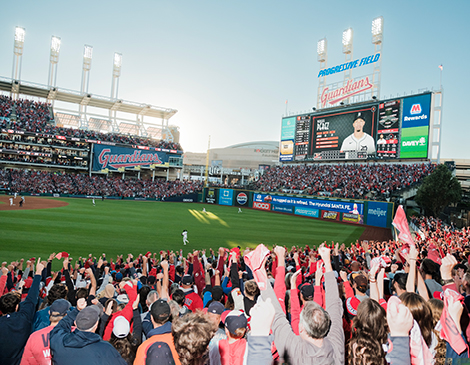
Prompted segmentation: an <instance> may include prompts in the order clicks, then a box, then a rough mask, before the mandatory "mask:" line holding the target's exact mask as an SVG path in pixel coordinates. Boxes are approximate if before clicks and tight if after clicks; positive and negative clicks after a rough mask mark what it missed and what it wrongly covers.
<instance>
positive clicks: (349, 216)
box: [342, 213, 364, 224]
mask: <svg viewBox="0 0 470 365" xmlns="http://www.w3.org/2000/svg"><path fill="white" fill-rule="evenodd" d="M342 221H343V222H348V223H357V224H364V218H363V216H362V215H359V214H353V213H343V218H342Z"/></svg>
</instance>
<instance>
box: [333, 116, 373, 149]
mask: <svg viewBox="0 0 470 365" xmlns="http://www.w3.org/2000/svg"><path fill="white" fill-rule="evenodd" d="M352 125H353V130H354V132H353V133H352V134H350V135H349V136H348V137H346V139H345V140H344V141H343V143H342V145H341V151H356V152H367V154H369V155H370V154H373V153H374V152H375V143H374V139H373V138H372V137H371V136H370V135H369V134H367V133H366V132H364V126H365V125H366V121H365V120H364V116H362V113H361V112H359V113H357V116H356V118H355V119H354V122H353V124H352Z"/></svg>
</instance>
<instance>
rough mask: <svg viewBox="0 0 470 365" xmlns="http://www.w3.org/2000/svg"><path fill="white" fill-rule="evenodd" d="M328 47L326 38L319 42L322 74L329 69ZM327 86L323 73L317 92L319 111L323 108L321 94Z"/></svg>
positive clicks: (318, 48) (318, 53)
mask: <svg viewBox="0 0 470 365" xmlns="http://www.w3.org/2000/svg"><path fill="white" fill-rule="evenodd" d="M327 46H328V42H327V40H326V38H323V39H320V40H319V41H318V42H317V55H318V62H320V72H321V71H322V70H324V69H326V67H327V61H328V57H327ZM325 86H326V75H325V74H324V73H323V74H322V76H320V77H319V78H318V91H317V109H320V107H321V100H320V99H321V93H322V90H323V88H324V87H325Z"/></svg>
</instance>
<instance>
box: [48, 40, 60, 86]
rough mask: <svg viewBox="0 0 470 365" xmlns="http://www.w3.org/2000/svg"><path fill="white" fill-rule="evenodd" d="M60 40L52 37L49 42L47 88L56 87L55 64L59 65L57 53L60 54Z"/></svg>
mask: <svg viewBox="0 0 470 365" xmlns="http://www.w3.org/2000/svg"><path fill="white" fill-rule="evenodd" d="M60 43H61V41H60V38H59V37H56V36H52V40H51V55H50V58H49V61H50V63H49V77H48V86H49V87H51V86H56V82H57V64H58V63H59V52H60Z"/></svg>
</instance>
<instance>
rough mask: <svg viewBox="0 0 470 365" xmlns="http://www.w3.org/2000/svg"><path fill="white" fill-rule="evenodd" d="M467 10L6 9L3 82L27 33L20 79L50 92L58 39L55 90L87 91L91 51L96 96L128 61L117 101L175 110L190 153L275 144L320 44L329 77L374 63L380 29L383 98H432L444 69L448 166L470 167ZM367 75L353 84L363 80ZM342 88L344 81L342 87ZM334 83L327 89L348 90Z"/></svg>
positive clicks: (94, 5)
mask: <svg viewBox="0 0 470 365" xmlns="http://www.w3.org/2000/svg"><path fill="white" fill-rule="evenodd" d="M468 14H470V1H467V0H456V1H435V0H426V1H403V0H397V1H394V2H393V3H392V2H388V1H387V2H386V1H377V0H374V1H368V0H361V1H343V0H337V1H334V2H326V1H325V2H323V1H322V2H320V1H314V0H303V1H300V0H290V1H286V0H283V1H280V0H269V1H268V0H238V1H227V0H178V1H170V0H166V1H161V0H148V1H133V2H130V1H120V0H116V1H103V0H101V1H88V0H82V1H80V2H69V1H49V0H42V1H32V0H24V1H9V2H7V3H5V4H3V6H2V22H1V23H0V32H1V34H2V37H0V49H2V50H3V52H2V53H1V54H2V57H0V76H3V77H11V74H12V61H13V42H14V33H15V27H16V26H21V27H24V28H25V29H26V35H25V45H24V54H23V62H22V72H21V79H22V80H24V81H29V82H35V83H40V84H47V81H48V71H49V52H50V42H51V36H53V35H55V36H58V37H60V38H61V40H62V43H61V49H60V58H59V64H58V71H57V86H58V87H59V88H65V89H71V90H77V91H78V90H80V82H81V76H82V71H81V69H82V60H83V58H82V57H83V47H84V45H85V44H88V45H91V46H93V61H92V69H91V72H90V84H89V92H90V93H91V94H95V95H104V96H110V94H111V81H112V62H113V55H114V52H119V53H122V73H121V77H120V80H119V98H121V99H124V100H129V101H136V102H141V103H148V104H152V105H156V106H161V107H166V108H173V109H177V110H178V113H176V115H175V116H174V117H172V118H171V119H170V124H171V125H176V126H178V127H179V128H180V134H181V137H180V143H181V145H182V146H183V149H184V150H185V151H189V152H205V151H206V149H207V146H208V140H209V136H210V146H211V148H222V147H227V146H230V145H233V144H238V143H244V142H253V141H279V139H280V128H281V119H282V116H283V115H284V114H285V112H286V100H287V101H288V103H287V111H288V113H303V112H306V111H310V110H311V108H312V106H315V105H316V98H317V86H318V78H317V75H318V72H319V69H320V66H319V63H318V61H317V53H316V49H317V41H318V40H320V39H321V38H324V37H326V38H327V40H328V66H330V67H331V66H334V65H339V64H341V63H343V62H344V55H343V54H342V48H341V47H342V45H341V38H342V32H343V30H345V29H347V28H349V27H351V28H353V30H354V59H357V58H362V57H366V56H369V55H371V54H373V52H374V47H373V45H372V43H371V22H372V20H373V19H374V18H376V17H378V16H383V17H384V43H383V52H382V82H381V84H382V85H381V97H382V98H389V97H390V96H391V95H393V96H396V95H404V94H405V93H406V94H407V95H410V94H412V93H417V92H418V90H422V89H433V90H437V89H438V88H439V84H440V71H439V68H438V66H439V65H441V64H442V65H443V68H444V69H443V72H442V85H443V88H444V108H443V126H442V147H441V148H442V149H441V158H467V159H468V158H470V152H469V151H470V149H468V148H466V146H467V143H468V142H467V138H468V134H469V132H470V128H469V126H468V123H469V122H470V121H469V120H468V117H467V112H466V111H465V105H466V102H467V95H466V93H468V84H469V82H470V73H469V72H468V68H467V66H466V64H467V60H469V59H470V47H468V38H467V36H466V35H467V34H469V30H470V29H469V28H470V23H469V22H468V19H467V18H468ZM367 71H368V70H366V69H365V68H363V69H361V68H359V69H357V70H355V72H353V77H358V76H363V74H364V73H369V72H367ZM338 77H339V78H338ZM338 77H337V78H333V77H331V78H330V79H329V80H328V83H329V82H333V81H339V80H341V77H342V75H341V76H338Z"/></svg>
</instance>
